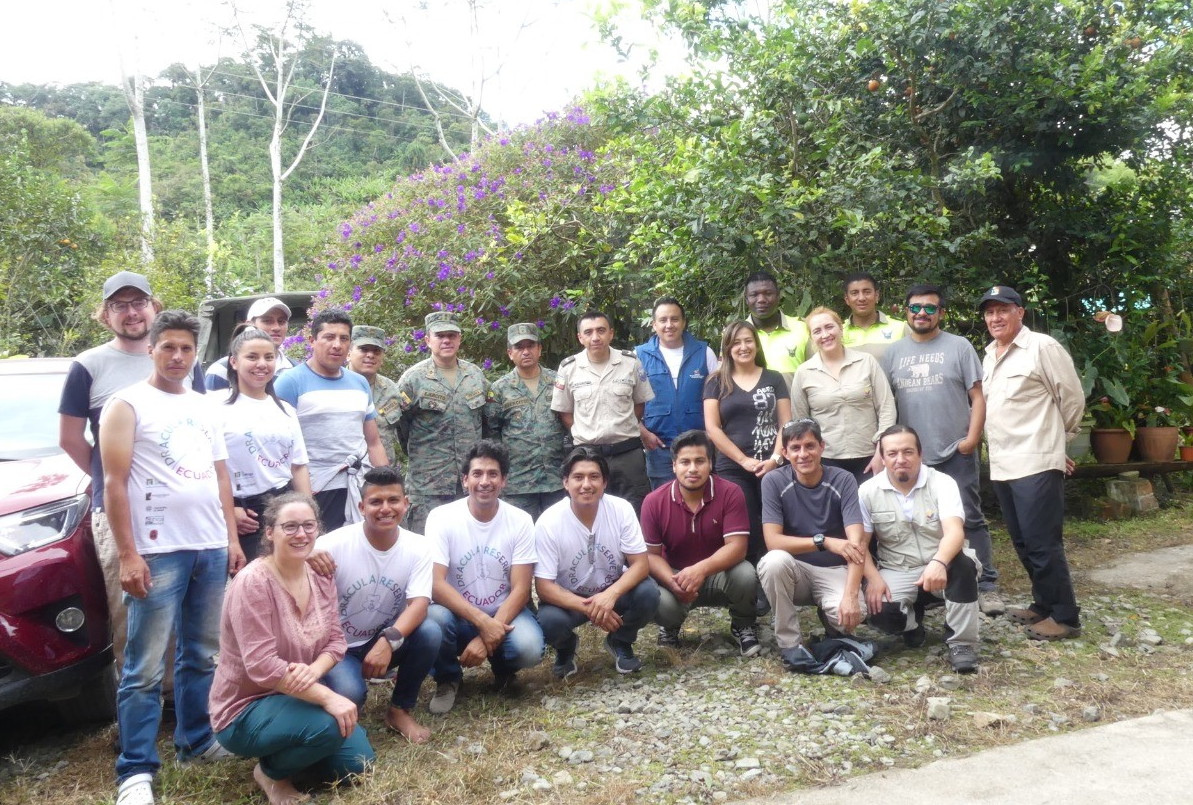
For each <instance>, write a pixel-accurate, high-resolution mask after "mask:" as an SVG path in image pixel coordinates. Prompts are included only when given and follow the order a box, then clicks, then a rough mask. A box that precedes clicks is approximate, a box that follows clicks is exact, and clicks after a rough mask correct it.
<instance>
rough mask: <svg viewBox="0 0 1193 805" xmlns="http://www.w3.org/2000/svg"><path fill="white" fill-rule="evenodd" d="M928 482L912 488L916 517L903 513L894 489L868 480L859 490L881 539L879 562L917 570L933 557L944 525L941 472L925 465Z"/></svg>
mask: <svg viewBox="0 0 1193 805" xmlns="http://www.w3.org/2000/svg"><path fill="white" fill-rule="evenodd" d="M920 472H922V473H927V474H928V478H927V481H926V482H925V484H924V485H923V486H922V487H920V488H919V489H916V490H913V491H912V507H913V511H912V519H911V520H907V519H906V518H905V517H904V516H903V507H902V506H901V505H900V504H899V493H898V492H896V491H895V490H894V489H891V488H888V487H882V486H879V485H878V484H877V483H866V484H863V485H862V488H861V489H860V490H859V494H860V496H861V499H862V502H863V503H864V504H865V506H866V508H867V509H869V511H870V519H871V521H872V522H873V523H874V537H875V538H876V539H877V540H878V564H879V566H880V567H889V568H892V569H894V570H916V569H919V568H921V567H923V566H924V565H926V564H928V563H929V562H930V561H932V557H933V556H934V555H935V554H936V549H937V548H938V547H939V546H940V540H941V539H942V538H943V537H944V528H943V527H942V526H941V524H940V511H939V509H938V508H937V506H936V481H937V478H938V477H939V475H940V473H939V472H937V471H936V470H934V469H932V468H931V467H928V466H924V467H922V468H921V469H920Z"/></svg>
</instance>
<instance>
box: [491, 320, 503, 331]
mask: <svg viewBox="0 0 1193 805" xmlns="http://www.w3.org/2000/svg"><path fill="white" fill-rule="evenodd" d="M489 329H490V330H500V329H501V322H499V321H495V322H492V323H491V324H490V325H489Z"/></svg>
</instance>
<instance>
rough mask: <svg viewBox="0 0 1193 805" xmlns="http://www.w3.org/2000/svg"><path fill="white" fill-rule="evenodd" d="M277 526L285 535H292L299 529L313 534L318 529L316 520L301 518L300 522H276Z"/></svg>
mask: <svg viewBox="0 0 1193 805" xmlns="http://www.w3.org/2000/svg"><path fill="white" fill-rule="evenodd" d="M278 528H280V529H282V533H283V534H285V535H286V536H287V537H292V536H294V535H295V534H297V533H298V532H299V530H300V529H301V530H302V531H305V532H306V533H308V534H314V533H316V532H318V531H319V521H318V520H303V521H302V522H301V523H294V522H291V523H278Z"/></svg>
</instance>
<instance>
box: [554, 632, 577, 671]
mask: <svg viewBox="0 0 1193 805" xmlns="http://www.w3.org/2000/svg"><path fill="white" fill-rule="evenodd" d="M579 646H580V638H579V637H577V636H576V633H575V632H572V633H571V634H570V635H568V636H567V638H566V639H565V640H564V641H563V642H562V643H560V644H559V645H558V646H556V647H555V664H554V665H553V666H551V673H552V674H554V675H555V678H556V679H567V678H568V677H571V676H574V675H575V673H576V670H577V668H576V649H577V648H579Z"/></svg>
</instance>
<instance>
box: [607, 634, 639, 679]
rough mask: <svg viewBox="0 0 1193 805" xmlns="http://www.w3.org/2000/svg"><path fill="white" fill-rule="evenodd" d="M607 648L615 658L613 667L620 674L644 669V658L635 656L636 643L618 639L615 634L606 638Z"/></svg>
mask: <svg viewBox="0 0 1193 805" xmlns="http://www.w3.org/2000/svg"><path fill="white" fill-rule="evenodd" d="M605 650H606V651H608V652H609V656H611V657H612V658H613V667H614V668H615V669H616V670H617V673H619V674H633V673H637V672H638V671H641V670H642V660H640V659H638V658H637V657H635V656H634V645H633V644H632V643H625V642H623V641H621V640H618V639H617V638H615V637H614V636H613V635H609V636H608V637H606V638H605Z"/></svg>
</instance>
